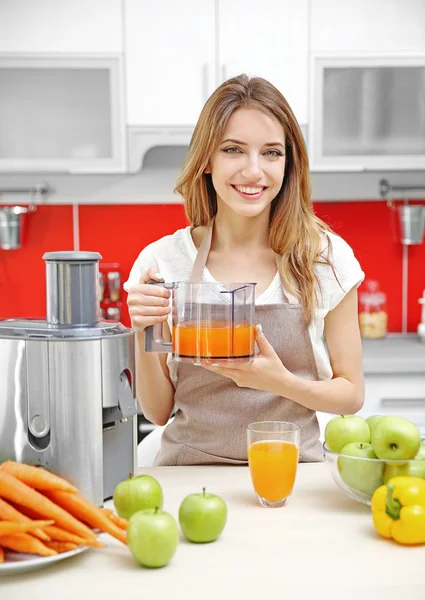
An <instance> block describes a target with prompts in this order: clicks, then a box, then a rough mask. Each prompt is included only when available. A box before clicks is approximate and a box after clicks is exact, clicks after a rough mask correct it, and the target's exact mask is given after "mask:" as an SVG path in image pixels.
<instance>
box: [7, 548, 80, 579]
mask: <svg viewBox="0 0 425 600" xmlns="http://www.w3.org/2000/svg"><path fill="white" fill-rule="evenodd" d="M88 549H89V546H81V547H80V548H76V549H75V550H70V551H69V552H62V553H61V554H55V555H54V556H35V555H34V554H21V553H18V552H9V551H8V550H6V551H5V561H4V563H0V576H1V575H14V574H17V573H27V572H29V571H36V570H37V569H42V568H43V567H47V566H48V565H51V564H53V563H55V562H58V561H60V560H65V559H66V558H70V557H71V556H75V555H76V554H81V552H85V551H86V550H88Z"/></svg>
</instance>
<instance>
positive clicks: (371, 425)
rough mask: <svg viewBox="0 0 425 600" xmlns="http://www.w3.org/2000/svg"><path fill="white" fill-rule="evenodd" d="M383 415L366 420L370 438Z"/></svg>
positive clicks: (372, 416)
mask: <svg viewBox="0 0 425 600" xmlns="http://www.w3.org/2000/svg"><path fill="white" fill-rule="evenodd" d="M382 416H383V415H371V416H370V417H368V418H367V419H366V422H367V424H368V425H369V429H370V435H371V437H372V433H373V432H374V429H375V426H376V424H377V423H378V421H380V420H381V419H382Z"/></svg>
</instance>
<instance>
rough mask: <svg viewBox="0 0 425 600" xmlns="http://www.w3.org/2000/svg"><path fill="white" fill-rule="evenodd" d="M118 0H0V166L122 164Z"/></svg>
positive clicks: (121, 167) (99, 169) (96, 169)
mask: <svg viewBox="0 0 425 600" xmlns="http://www.w3.org/2000/svg"><path fill="white" fill-rule="evenodd" d="M121 14H122V5H121V0H90V1H87V0H85V1H84V0H72V1H71V0H37V2H32V1H31V0H14V1H13V2H12V1H9V0H8V1H6V2H2V3H0V90H1V93H0V172H36V171H45V172H64V173H121V172H125V171H126V170H127V144H126V141H127V140H126V123H125V106H124V80H123V56H122V26H121V24H122V19H121Z"/></svg>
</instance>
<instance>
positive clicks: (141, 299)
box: [127, 267, 170, 332]
mask: <svg viewBox="0 0 425 600" xmlns="http://www.w3.org/2000/svg"><path fill="white" fill-rule="evenodd" d="M157 270H158V269H156V268H155V267H150V269H148V270H147V271H145V273H143V275H142V276H141V278H140V281H139V283H137V284H136V285H133V286H132V287H131V288H129V290H128V296H127V305H128V310H129V313H130V319H131V324H132V327H133V329H135V330H136V331H140V332H143V331H144V330H145V329H146V327H149V326H150V325H155V324H156V323H163V322H164V321H166V320H167V317H168V314H169V312H170V300H169V298H170V290H167V289H166V288H164V287H162V286H161V285H152V284H148V283H147V282H148V281H150V280H152V279H153V280H154V281H163V279H162V277H161V276H160V274H159V273H157Z"/></svg>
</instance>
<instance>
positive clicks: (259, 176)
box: [209, 108, 285, 217]
mask: <svg viewBox="0 0 425 600" xmlns="http://www.w3.org/2000/svg"><path fill="white" fill-rule="evenodd" d="M209 172H210V173H211V178H212V183H213V185H214V189H215V191H216V193H217V202H218V205H219V206H220V203H224V204H225V205H227V207H228V208H230V209H231V210H233V211H234V212H235V213H237V214H238V215H241V216H244V217H255V216H257V215H259V214H261V213H262V212H263V211H264V210H269V209H270V205H271V203H272V201H273V199H274V198H275V197H276V196H277V194H278V192H279V190H280V188H281V187H282V183H283V176H284V174H285V134H284V131H283V127H282V126H281V125H280V124H279V123H278V122H277V121H275V120H274V119H272V118H271V117H269V116H268V115H266V114H265V113H263V112H262V111H260V110H258V109H246V108H240V109H238V110H236V111H235V112H234V113H233V114H232V116H231V117H230V119H229V121H228V123H227V127H226V129H225V131H224V135H223V136H222V139H221V140H220V144H219V146H218V148H217V150H216V152H215V153H214V154H213V156H212V158H211V161H210V166H209Z"/></svg>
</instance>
